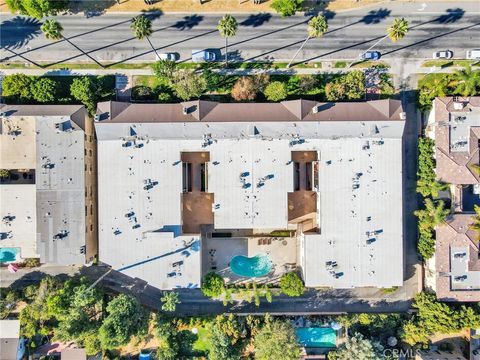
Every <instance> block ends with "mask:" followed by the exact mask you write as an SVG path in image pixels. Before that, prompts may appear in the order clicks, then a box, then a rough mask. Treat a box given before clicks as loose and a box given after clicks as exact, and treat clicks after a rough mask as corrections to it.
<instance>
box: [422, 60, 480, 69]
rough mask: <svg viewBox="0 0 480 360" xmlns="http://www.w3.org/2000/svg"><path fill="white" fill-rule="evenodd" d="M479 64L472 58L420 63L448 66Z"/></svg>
mask: <svg viewBox="0 0 480 360" xmlns="http://www.w3.org/2000/svg"><path fill="white" fill-rule="evenodd" d="M468 65H471V66H480V63H479V62H478V61H473V60H428V61H425V62H424V63H423V64H422V67H432V66H439V67H442V68H443V67H450V66H468Z"/></svg>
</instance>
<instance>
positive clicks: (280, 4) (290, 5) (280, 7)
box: [271, 0, 303, 17]
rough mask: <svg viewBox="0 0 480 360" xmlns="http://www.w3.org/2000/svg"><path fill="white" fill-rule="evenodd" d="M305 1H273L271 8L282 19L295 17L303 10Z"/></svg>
mask: <svg viewBox="0 0 480 360" xmlns="http://www.w3.org/2000/svg"><path fill="white" fill-rule="evenodd" d="M302 5H303V0H273V2H272V5H271V8H272V9H273V10H275V11H276V12H277V13H279V14H280V15H281V16H282V17H285V16H292V15H295V13H296V12H297V11H300V10H302Z"/></svg>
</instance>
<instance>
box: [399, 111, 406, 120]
mask: <svg viewBox="0 0 480 360" xmlns="http://www.w3.org/2000/svg"><path fill="white" fill-rule="evenodd" d="M406 118H407V113H406V112H401V113H400V119H402V120H405V119H406Z"/></svg>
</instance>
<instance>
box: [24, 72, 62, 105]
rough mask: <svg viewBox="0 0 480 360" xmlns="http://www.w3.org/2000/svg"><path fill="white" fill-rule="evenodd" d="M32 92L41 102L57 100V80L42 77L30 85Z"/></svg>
mask: <svg viewBox="0 0 480 360" xmlns="http://www.w3.org/2000/svg"><path fill="white" fill-rule="evenodd" d="M30 92H31V93H32V96H33V98H34V99H35V100H36V101H38V102H41V103H47V102H53V101H55V94H56V92H57V82H55V81H54V80H52V79H49V78H45V77H41V78H39V79H37V80H35V81H34V82H32V84H31V85H30Z"/></svg>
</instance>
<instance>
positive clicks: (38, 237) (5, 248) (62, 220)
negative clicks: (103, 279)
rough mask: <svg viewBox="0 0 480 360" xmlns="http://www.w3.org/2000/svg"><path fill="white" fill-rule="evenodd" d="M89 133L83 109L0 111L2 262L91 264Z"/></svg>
mask: <svg viewBox="0 0 480 360" xmlns="http://www.w3.org/2000/svg"><path fill="white" fill-rule="evenodd" d="M93 131H94V129H93V121H92V120H88V118H87V114H86V111H85V108H84V107H83V106H81V105H0V169H2V170H8V172H9V175H8V177H6V178H3V179H1V181H0V197H1V202H0V218H1V219H0V220H1V223H0V236H1V240H0V261H2V262H21V261H22V260H24V259H28V258H40V262H41V263H56V264H62V265H72V264H85V263H88V262H91V261H92V260H93V258H94V257H95V255H96V253H97V244H96V220H95V219H96V214H95V208H96V204H95V191H96V189H95V172H94V169H95V158H94V150H95V146H94V142H93V136H94V134H93Z"/></svg>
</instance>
